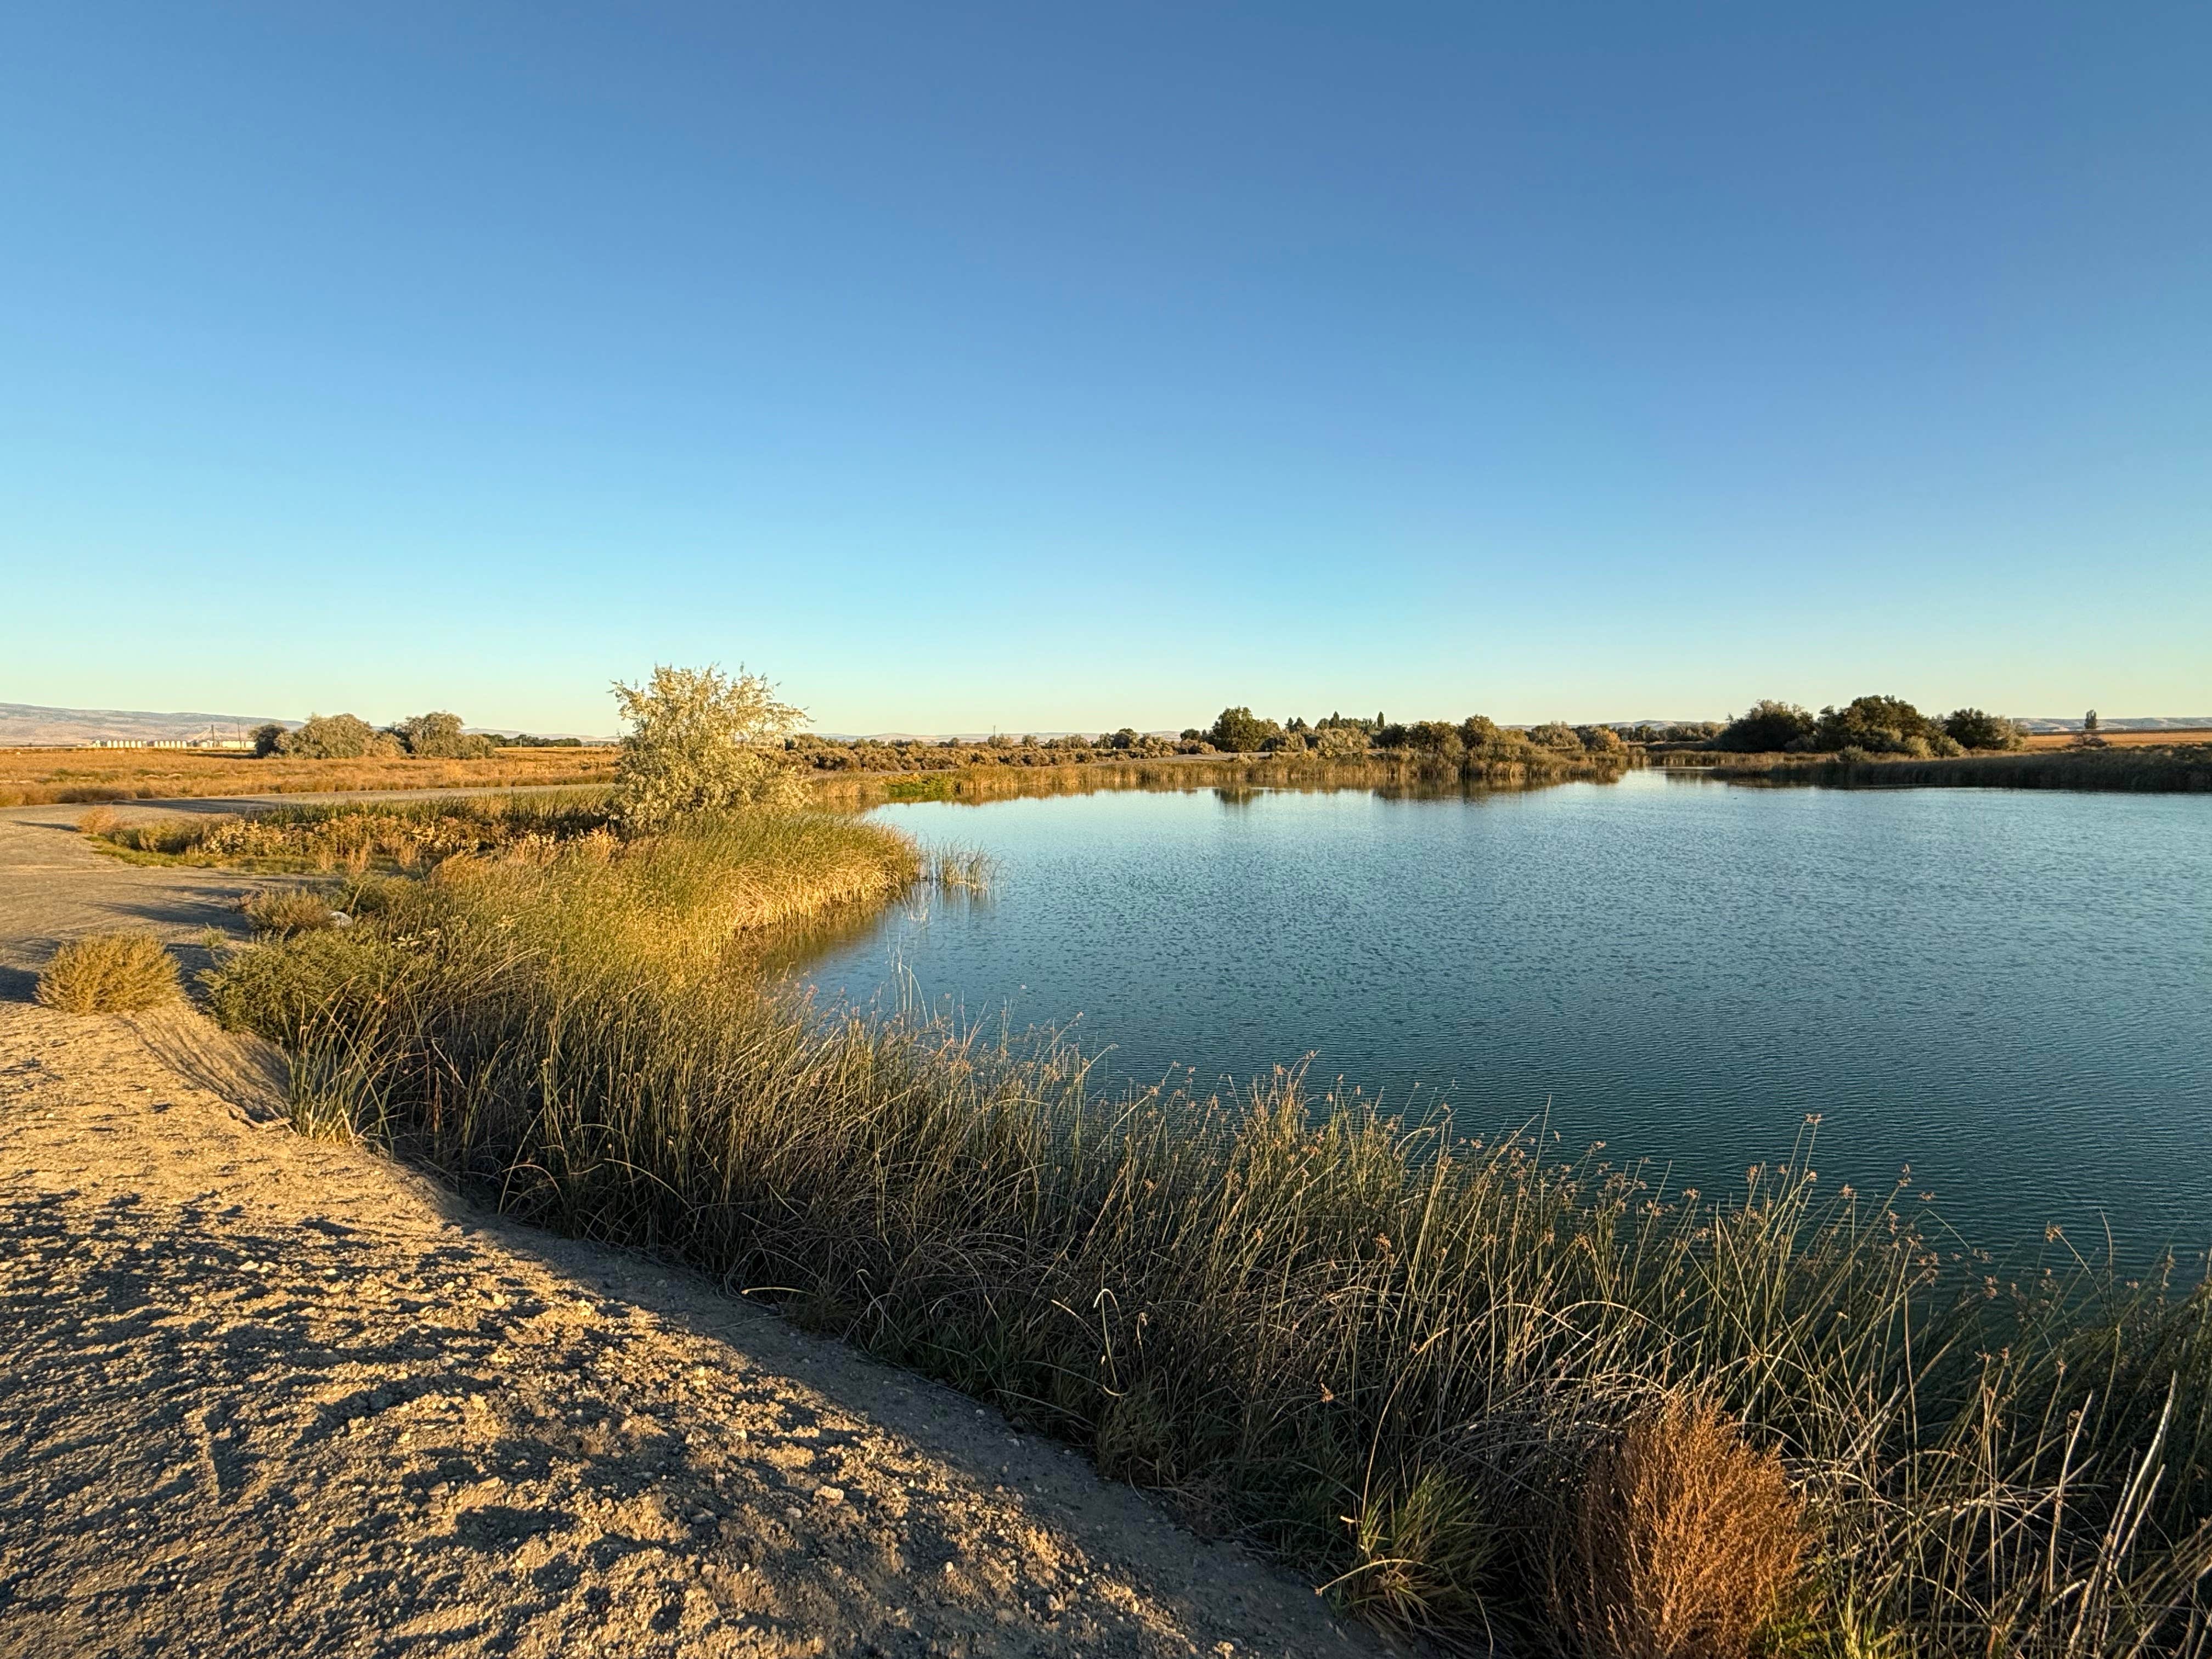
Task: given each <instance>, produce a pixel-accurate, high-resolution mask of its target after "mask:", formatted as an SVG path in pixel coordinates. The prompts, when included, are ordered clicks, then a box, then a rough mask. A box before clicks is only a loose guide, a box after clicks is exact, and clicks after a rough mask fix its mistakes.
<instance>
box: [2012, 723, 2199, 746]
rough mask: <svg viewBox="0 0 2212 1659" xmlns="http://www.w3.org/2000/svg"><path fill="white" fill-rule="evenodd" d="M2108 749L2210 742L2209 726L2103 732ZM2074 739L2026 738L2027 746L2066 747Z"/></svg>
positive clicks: (2055, 735) (2054, 735) (2069, 735)
mask: <svg viewBox="0 0 2212 1659" xmlns="http://www.w3.org/2000/svg"><path fill="white" fill-rule="evenodd" d="M2102 736H2103V737H2104V739H2105V746H2106V748H2108V749H2159V748H2163V747H2164V746H2165V745H2166V744H2172V743H2212V727H2206V726H2176V727H2175V728H2173V729H2172V730H2171V731H2167V732H2104V733H2103V734H2102ZM2075 741H2076V734H2075V732H2035V733H2033V735H2032V736H2030V737H2029V738H2028V740H2027V746H2028V747H2029V748H2030V749H2067V748H2070V747H2072V746H2073V744H2074V743H2075Z"/></svg>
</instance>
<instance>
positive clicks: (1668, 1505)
mask: <svg viewBox="0 0 2212 1659" xmlns="http://www.w3.org/2000/svg"><path fill="white" fill-rule="evenodd" d="M884 835H885V832H883V831H881V830H879V829H873V828H872V826H869V825H866V824H865V823H859V822H856V821H854V820H850V819H832V818H813V819H796V820H763V821H757V822H754V823H744V822H742V821H740V822H738V823H734V824H725V825H722V826H718V827H712V828H708V829H702V830H700V831H697V832H696V833H692V834H687V835H684V836H671V837H670V838H668V839H667V840H666V841H665V842H660V843H640V844H638V845H637V846H636V847H635V848H621V847H617V846H615V845H613V844H611V843H609V842H586V841H582V840H580V841H579V842H577V843H576V844H574V845H565V846H556V847H555V848H551V849H550V850H549V851H546V852H544V853H543V854H542V855H541V854H536V853H532V852H528V851H524V852H521V853H517V852H515V851H513V850H510V851H508V852H506V853H495V854H462V855H459V856H456V857H453V858H450V859H448V860H446V861H445V862H444V863H443V864H442V865H441V866H440V867H439V871H438V873H437V874H436V876H435V878H430V879H427V880H421V879H398V878H385V879H381V880H375V879H371V880H368V881H364V882H362V883H361V884H358V887H359V895H358V896H357V897H356V899H355V900H354V901H353V902H355V903H356V908H358V910H359V912H360V915H361V920H360V921H359V922H358V923H357V924H356V926H355V927H352V928H350V929H349V930H346V931H344V932H343V933H334V932H322V933H310V934H306V935H302V936H300V937H297V938H295V939H289V940H287V941H284V942H282V943H276V944H270V945H264V946H261V947H259V948H257V949H254V950H251V951H243V952H240V953H239V954H238V955H236V956H234V957H231V958H230V959H229V960H228V962H227V963H225V965H224V966H223V967H222V969H221V970H220V971H219V972H218V973H217V975H216V977H215V981H214V983H213V987H212V996H213V1001H214V1005H215V1006H216V1008H217V1010H218V1011H219V1012H221V1013H222V1016H223V1017H224V1018H226V1019H227V1020H228V1021H230V1022H232V1023H234V1024H241V1025H246V1026H249V1027H251V1028H252V1029H255V1030H260V1031H262V1032H263V1033H264V1034H265V1035H268V1036H271V1037H274V1038H276V1039H277V1040H279V1041H281V1042H285V1043H286V1044H287V1045H288V1046H289V1047H290V1048H292V1049H293V1050H294V1052H295V1056H297V1057H298V1060H299V1062H300V1071H301V1077H302V1079H303V1081H302V1084H301V1090H302V1094H301V1119H302V1121H303V1123H305V1124H307V1126H308V1127H317V1128H319V1129H320V1130H321V1131H322V1132H325V1133H330V1132H336V1133H372V1134H388V1135H390V1136H391V1137H392V1138H394V1139H398V1140H399V1141H401V1142H404V1144H405V1145H406V1146H408V1148H409V1149H410V1150H411V1151H412V1152H414V1153H415V1154H416V1156H419V1157H422V1158H426V1159H428V1160H430V1161H432V1162H434V1163H435V1164H437V1165H439V1166H440V1167H441V1168H443V1169H445V1170H447V1171H449V1172H450V1173H451V1174H452V1175H453V1176H454V1178H455V1179H457V1180H458V1181H459V1182H462V1183H463V1184H464V1185H465V1186H467V1187H468V1188H471V1189H472V1190H474V1191H477V1192H478V1193H480V1194H483V1195H484V1196H485V1197H486V1198H488V1199H489V1200H493V1201H495V1202H497V1203H499V1204H500V1205H501V1206H504V1207H505V1208H507V1209H508V1210H510V1211H512V1212H515V1213H517V1214H519V1215H520V1216H523V1217H526V1218H531V1219H532V1220H536V1221H538V1222H541V1223H543V1224H544V1225H549V1226H552V1227H556V1228H559V1229H562V1230H563V1231H568V1232H572V1233H575V1234H578V1235H581V1236H584V1237H593V1238H599V1239H604V1240H610V1241H613V1242H617V1243H623V1244H625V1245H631V1246H636V1247H640V1248H642V1249H649V1250H653V1251H656V1252H660V1253H663V1254H665V1255H668V1256H670V1257H671V1258H675V1259H679V1260H683V1261H689V1262H691V1263H693V1264H695V1265H696V1266H697V1267H701V1268H702V1269H704V1270H705V1271H707V1272H708V1273H712V1274H714V1275H715V1276H717V1277H718V1278H720V1279H721V1280H722V1281H723V1282H725V1283H726V1284H727V1285H730V1286H731V1287H732V1289H735V1290H741V1291H749V1292H750V1293H753V1294H756V1295H759V1296H762V1297H769V1298H772V1299H774V1300H776V1301H778V1302H780V1303H781V1304H782V1305H783V1306H784V1307H785V1309H786V1310H788V1311H789V1312H790V1313H791V1314H792V1315H793V1316H795V1317H798V1318H799V1319H802V1320H804V1321H805V1322H807V1323H809V1324H811V1325H812V1326H815V1327H817V1328H823V1329H828V1330H832V1331H836V1332H838V1333H840V1334H844V1335H846V1336H848V1337H849V1338H851V1339H852V1340H855V1341H857V1342H859V1343H861V1344H863V1345H865V1346H866V1347H868V1348H869V1349H870V1350H872V1352H876V1353H878V1354H879V1355H881V1356H882V1357H884V1358H886V1359H889V1360H891V1361H894V1362H896V1363H899V1364H906V1365H908V1366H911V1367H914V1368H915V1369H917V1370H923V1371H926V1372H928V1373H930V1374H932V1375H933V1376H939V1377H941V1378H943V1379H945V1381H947V1382H949V1383H952V1384H954V1385H955V1386H957V1387H959V1388H962V1389H966V1390H968V1391H969V1392H970V1393H972V1394H974V1395H977V1396H979V1397H981V1398H984V1399H987V1400H990V1401H994V1402H995V1403H997V1404H998V1405H1000V1407H1003V1408H1004V1409H1006V1411H1007V1412H1009V1413H1011V1414H1012V1415H1013V1416H1015V1417H1016V1418H1018V1419H1022V1420H1024V1421H1026V1422H1029V1423H1030V1424H1033V1425H1036V1426H1037V1427H1039V1428H1042V1429H1043V1430H1046V1431H1049V1432H1052V1433H1054V1434H1057V1435H1060V1436H1062V1437H1066V1439H1068V1440H1070V1441H1072V1442H1073V1443H1078V1444H1079V1445H1081V1446H1083V1447H1085V1449H1087V1450H1088V1451H1089V1452H1090V1453H1091V1455H1093V1456H1094V1457H1096V1458H1097V1461H1098V1462H1099V1464H1100V1466H1101V1467H1102V1468H1103V1471H1104V1472H1105V1473H1106V1474H1108V1475H1109V1476H1110V1477H1112V1478H1114V1479H1116V1480H1130V1481H1133V1482H1136V1483H1137V1484H1139V1485H1142V1486H1148V1487H1152V1488H1154V1489H1157V1490H1159V1491H1161V1492H1164V1493H1165V1494H1167V1495H1168V1496H1169V1498H1170V1500H1171V1501H1172V1502H1173V1503H1175V1504H1176V1505H1178V1506H1179V1507H1180V1508H1181V1509H1182V1510H1183V1512H1185V1513H1186V1514H1187V1515H1188V1516H1190V1517H1191V1518H1192V1519H1193V1520H1194V1522H1198V1523H1199V1524H1201V1525H1203V1526H1206V1527H1208V1528H1213V1529H1217V1530H1221V1531H1227V1532H1231V1533H1235V1534H1239V1535H1242V1536H1243V1537H1246V1538H1248V1539H1249V1540H1251V1541H1254V1542H1255V1544H1258V1545H1260V1546H1261V1547H1265V1548H1267V1549H1269V1550H1271V1551H1273V1553H1276V1554H1277V1555H1279V1557H1281V1558H1282V1559H1285V1560H1286V1561H1289V1562H1291V1563H1292V1564H1295V1565H1297V1566H1298V1567H1299V1568H1300V1569H1302V1570H1304V1571H1306V1572H1307V1573H1308V1574H1309V1575H1310V1577H1311V1579H1312V1581H1313V1582H1314V1583H1316V1584H1327V1585H1328V1586H1329V1587H1330V1591H1331V1594H1332V1595H1335V1596H1336V1597H1338V1598H1339V1599H1340V1601H1342V1602H1343V1603H1344V1604H1345V1605H1346V1606H1347V1607H1352V1608H1354V1609H1356V1610H1358V1612H1360V1613H1363V1614H1364V1615H1365V1616H1369V1617H1372V1618H1376V1619H1378V1620H1383V1621H1385V1622H1388V1623H1391V1624H1395V1625H1398V1626H1404V1627H1407V1628H1409V1629H1418V1630H1421V1631H1424V1632H1427V1633H1428V1634H1429V1635H1430V1636H1431V1638H1433V1639H1435V1640H1437V1641H1439V1642H1442V1643H1444V1644H1450V1645H1467V1646H1469V1647H1474V1646H1477V1645H1478V1644H1480V1642H1481V1641H1483V1640H1484V1639H1486V1638H1487V1637H1488V1636H1489V1635H1491V1634H1496V1633H1504V1634H1507V1635H1509V1636H1510V1637H1512V1638H1513V1639H1514V1640H1515V1641H1516V1643H1517V1644H1523V1645H1525V1647H1526V1649H1527V1650H1529V1651H1534V1652H1545V1651H1579V1652H1589V1653H1596V1652H1608V1651H1613V1650H1614V1649H1613V1648H1609V1647H1607V1644H1608V1643H1611V1644H1616V1646H1617V1647H1618V1650H1620V1651H1624V1652H1638V1653H1647V1652H1648V1653H1651V1654H1654V1655H1657V1654H1673V1653H1690V1652H1712V1653H1716V1654H1719V1653H1727V1652H1733V1651H1738V1650H1759V1649H1761V1648H1763V1649H1765V1650H1771V1651H1777V1652H1790V1653H1799V1654H1807V1655H1812V1654H1820V1655H1865V1656H1872V1655H1877V1654H1895V1655H1905V1654H1956V1655H1962V1656H1963V1655H1967V1654H1973V1655H1985V1654H1993V1653H2002V1654H2008V1655H2011V1654H2021V1655H2034V1656H2052V1659H2057V1656H2068V1659H2076V1656H2100V1659H2120V1656H2124V1655H2135V1654H2144V1653H2150V1652H2191V1653H2202V1652H2203V1651H2204V1645H2205V1640H2206V1638H2205V1635H2204V1631H2205V1615H2206V1611H2207V1609H2206V1604H2205V1602H2204V1600H2203V1591H2202V1589H2201V1588H2200V1582H2201V1579H2202V1576H2203V1573H2204V1571H2205V1570H2206V1568H2207V1566H2208V1565H2212V1532H2208V1530H2207V1518H2208V1516H2212V1322H2208V1319H2207V1314H2208V1312H2209V1311H2212V1307H2208V1302H2207V1299H2206V1295H2205V1293H2204V1292H2203V1291H2196V1292H2191V1293H2168V1292H2166V1291H2164V1290H2163V1289H2162V1288H2160V1285H2158V1284H2156V1283H2150V1284H2146V1285H2131V1284H2128V1283H2125V1282H2122V1281H2119V1280H2117V1279H2114V1278H2112V1276H2110V1275H2108V1274H2105V1273H2100V1272H2094V1271H2090V1270H2088V1269H2087V1268H2086V1267H2082V1266H2081V1264H2079V1263H2078V1262H2075V1261H2074V1260H2073V1259H2072V1258H2071V1257H2070V1256H2069V1255H2067V1254H2066V1251H2065V1247H2064V1244H2063V1240H2061V1241H2059V1243H2057V1244H2056V1245H2054V1246H2053V1247H2052V1249H2053V1251H2054V1255H2053V1259H2052V1261H2051V1268H2052V1271H2051V1272H2050V1273H2045V1271H2044V1270H2043V1266H2042V1264H2040V1263H2037V1262H2015V1263H2010V1264H1998V1263H1995V1262H1990V1261H1984V1260H1983V1259H1982V1258H1980V1257H1978V1256H1977V1255H1974V1254H1973V1253H1972V1252H1971V1251H1967V1250H1966V1249H1963V1248H1961V1247H1960V1246H1958V1245H1956V1244H1955V1243H1952V1242H1948V1241H1947V1240H1946V1239H1945V1238H1944V1237H1943V1236H1942V1235H1941V1233H1940V1231H1925V1230H1923V1227H1922V1226H1920V1225H1917V1218H1916V1217H1915V1215H1914V1214H1912V1213H1911V1212H1909V1211H1900V1210H1899V1209H1895V1208H1893V1207H1892V1206H1891V1204H1890V1203H1889V1202H1888V1201H1887V1200H1886V1199H1885V1198H1884V1197H1881V1196H1875V1197H1869V1198H1862V1197H1858V1196H1856V1195H1853V1194H1850V1192H1849V1191H1848V1190H1847V1189H1846V1190H1844V1191H1842V1192H1838V1193H1833V1194H1826V1195H1825V1196H1824V1195H1823V1194H1824V1193H1825V1190H1826V1189H1825V1188H1823V1187H1822V1186H1821V1185H1820V1182H1818V1181H1817V1179H1816V1178H1815V1176H1814V1173H1813V1170H1812V1169H1811V1168H1810V1167H1808V1166H1809V1159H1810V1146H1809V1142H1808V1144H1807V1145H1806V1146H1802V1147H1801V1149H1800V1155H1799V1156H1798V1157H1796V1158H1794V1159H1793V1160H1791V1161H1790V1162H1789V1163H1787V1164H1783V1165H1779V1166H1775V1165H1761V1166H1759V1167H1755V1168H1753V1170H1751V1171H1750V1173H1749V1175H1748V1176H1747V1179H1746V1180H1745V1182H1743V1184H1742V1185H1741V1187H1739V1188H1737V1189H1736V1190H1735V1191H1733V1192H1731V1193H1728V1194H1721V1195H1718V1196H1711V1195H1705V1196H1701V1195H1699V1194H1690V1193H1674V1192H1667V1191H1663V1190H1658V1189H1655V1188H1654V1187H1653V1186H1652V1185H1650V1184H1649V1182H1648V1179H1647V1176H1646V1175H1645V1172H1644V1170H1642V1169H1641V1168H1639V1167H1628V1168H1621V1167H1613V1166H1608V1165H1607V1164H1603V1163H1600V1162H1597V1161H1595V1159H1594V1158H1593V1159H1584V1160H1582V1161H1579V1162H1572V1163H1566V1164H1561V1163H1559V1162H1555V1161H1553V1160H1551V1159H1549V1158H1543V1157H1540V1156H1539V1155H1538V1150H1537V1149H1536V1148H1534V1147H1533V1146H1530V1145H1528V1144H1526V1143H1523V1142H1521V1141H1519V1140H1516V1139H1512V1138H1510V1137H1509V1138H1507V1139H1504V1140H1491V1141H1485V1140H1477V1139H1465V1138H1462V1137H1460V1136H1457V1135H1456V1134H1455V1133H1454V1132H1453V1130H1452V1128H1451V1126H1450V1125H1449V1123H1448V1122H1446V1121H1442V1120H1437V1121H1401V1120H1398V1119H1394V1118H1391V1117H1388V1116H1383V1115H1376V1113H1374V1112H1373V1111H1372V1110H1371V1109H1368V1108H1367V1107H1365V1106H1364V1104H1362V1103H1359V1102H1358V1101H1356V1100H1347V1099H1344V1098H1340V1097H1333V1096H1328V1095H1321V1096H1316V1095H1313V1094H1310V1093H1309V1092H1308V1091H1307V1090H1306V1089H1305V1087H1304V1083H1303V1081H1302V1079H1300V1078H1298V1077H1297V1076H1296V1075H1294V1074H1279V1075H1277V1076H1276V1077H1274V1078H1273V1079H1268V1080H1266V1081H1264V1082H1263V1083H1261V1085H1259V1086H1257V1087H1255V1088H1254V1089H1252V1090H1251V1091H1249V1092H1247V1093H1245V1094H1243V1095H1241V1096H1237V1097H1230V1098H1222V1099H1204V1100H1194V1099H1185V1098H1177V1097H1164V1096H1161V1095H1159V1094H1158V1093H1151V1094H1145V1095H1139V1096H1136V1097H1125V1098H1112V1099H1100V1098H1096V1097H1093V1096H1092V1095H1091V1093H1090V1092H1089V1091H1088V1090H1087V1088H1086V1085H1085V1062H1084V1060H1083V1057H1082V1056H1081V1055H1079V1054H1076V1053H1073V1051H1070V1050H1067V1049H1065V1048H1052V1047H1044V1048H1037V1049H1035V1050H1028V1051H1024V1050H1020V1049H1012V1050H1009V1049H1007V1048H993V1047H991V1046H989V1045H988V1044H987V1043H984V1042H980V1041H978V1040H977V1039H975V1037H974V1036H972V1035H967V1034H963V1033H961V1032H958V1031H956V1030H951V1029H949V1028H947V1027H945V1026H943V1025H938V1024H901V1023H897V1022H891V1023H879V1022H872V1021H867V1020H861V1019H855V1018H847V1017H844V1016H842V1015H839V1014H836V1013H834V1012H824V1011H822V1010H818V1009H816V1008H812V1007H810V1006H806V1005H805V1004H804V1003H802V1002H796V1001H792V1000H786V999H783V998H781V997H778V996H775V995H772V994H764V993H763V991H762V989H761V988H760V986H759V983H758V981H757V976H756V975H754V974H753V973H752V972H751V971H750V968H749V967H748V965H747V963H748V961H749V958H748V957H746V955H745V953H744V951H742V950H736V951H733V948H732V946H733V942H735V943H738V944H742V942H743V941H744V939H746V938H748V937H753V936H760V935H762V934H763V933H766V932H769V931H772V930H773V929H774V927H775V926H776V925H777V924H779V923H781V922H787V921H796V920H800V919H803V918H804V917H805V915H809V914H816V915H818V914H819V913H820V911H821V909H822V908H823V906H825V905H835V904H841V903H844V904H856V905H857V904H862V903H866V902H869V901H870V900H871V899H873V898H880V897H881V896H884V895H887V894H888V893H890V892H891V891H894V890H896V889H897V888H898V887H899V886H900V885H901V884H902V883H904V882H906V881H908V880H911V879H913V878H914V875H915V871H916V867H917V866H916V865H915V863H914V862H913V860H914V858H915V854H913V852H912V849H911V848H904V844H903V843H900V842H896V838H888V839H887V840H884V839H879V840H878V841H876V842H873V843H872V844H871V843H870V842H868V840H867V839H866V838H867V837H868V836H878V837H884ZM900 849H902V851H901V850H900ZM872 860H873V862H871V861H872ZM1685 1596H1692V1597H1693V1598H1696V1599H1694V1600H1693V1601H1684V1600H1683V1598H1684V1597H1685ZM1670 1598H1671V1599H1670ZM1668 1608H1674V1612H1671V1613H1670V1612H1668V1611H1667V1609H1668ZM1700 1643H1704V1644H1707V1645H1705V1646H1704V1647H1700V1646H1699V1644H1700ZM1735 1644H1749V1645H1748V1647H1747V1648H1746V1647H1739V1646H1737V1645H1735Z"/></svg>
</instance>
